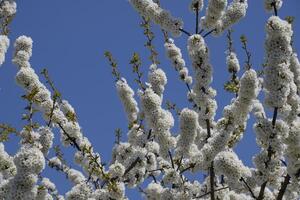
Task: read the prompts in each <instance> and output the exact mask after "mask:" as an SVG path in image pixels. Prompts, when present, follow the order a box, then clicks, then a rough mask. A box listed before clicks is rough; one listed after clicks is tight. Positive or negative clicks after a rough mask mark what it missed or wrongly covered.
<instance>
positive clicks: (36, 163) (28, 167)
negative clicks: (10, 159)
mask: <svg viewBox="0 0 300 200" xmlns="http://www.w3.org/2000/svg"><path fill="white" fill-rule="evenodd" d="M14 163H15V165H16V167H17V170H18V173H22V172H31V173H34V174H39V173H40V172H41V171H42V170H43V169H44V167H45V158H44V155H43V154H42V152H41V151H40V150H39V149H38V148H36V147H31V146H30V145H23V146H22V147H21V149H20V151H19V152H18V153H17V154H16V155H15V157H14Z"/></svg>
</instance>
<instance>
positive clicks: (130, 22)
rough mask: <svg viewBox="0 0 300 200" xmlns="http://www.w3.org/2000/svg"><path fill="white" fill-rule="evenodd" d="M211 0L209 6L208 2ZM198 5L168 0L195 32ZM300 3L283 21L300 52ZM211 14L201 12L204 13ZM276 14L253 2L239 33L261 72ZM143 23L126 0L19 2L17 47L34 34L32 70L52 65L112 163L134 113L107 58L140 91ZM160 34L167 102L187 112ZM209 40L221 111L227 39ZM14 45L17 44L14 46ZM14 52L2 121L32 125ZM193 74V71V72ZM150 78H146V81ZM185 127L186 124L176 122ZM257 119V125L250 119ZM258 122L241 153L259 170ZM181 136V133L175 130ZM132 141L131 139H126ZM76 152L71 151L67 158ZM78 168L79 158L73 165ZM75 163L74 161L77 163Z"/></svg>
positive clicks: (7, 68) (0, 93)
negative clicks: (117, 134)
mask: <svg viewBox="0 0 300 200" xmlns="http://www.w3.org/2000/svg"><path fill="white" fill-rule="evenodd" d="M205 2H206V1H205ZM189 3H190V1H179V0H178V1H174V0H161V4H162V7H164V8H167V9H168V10H170V11H171V12H172V14H173V16H178V17H182V18H183V20H184V23H185V29H186V30H189V31H191V32H193V31H194V29H195V24H194V14H192V13H191V12H189V10H188V5H189ZM299 10H300V2H299V1H298V0H289V1H284V4H283V7H282V9H280V10H279V16H281V17H282V18H284V17H286V16H295V17H296V20H295V23H294V35H295V37H294V47H295V49H296V51H297V52H298V53H299V49H300V42H299V41H300V38H299V37H297V35H299V34H300V23H299V19H300V14H299ZM203 13H204V12H203V11H202V13H201V15H203ZM269 16H270V14H269V13H266V12H265V11H264V9H263V1H260V0H252V1H250V2H249V8H248V12H247V16H246V17H245V18H244V19H243V20H242V21H241V22H240V23H239V24H237V25H235V26H234V27H233V28H234V33H233V37H234V47H235V50H236V52H237V54H238V57H239V58H240V63H243V62H244V60H245V55H244V52H243V51H242V49H241V44H240V42H239V37H240V35H241V34H245V35H246V36H247V38H248V41H249V42H248V45H249V50H250V51H251V53H252V63H253V66H254V68H255V69H261V65H262V63H263V62H264V61H263V57H264V38H265V32H264V24H265V22H266V20H267V19H268V17H269ZM140 21H141V19H140V17H139V16H138V14H137V13H136V12H135V10H133V8H132V7H131V5H130V4H129V3H128V2H127V1H126V0H76V1H74V0H51V1H37V0H26V1H18V12H17V15H16V17H15V19H14V21H13V23H12V25H11V34H10V39H11V43H13V42H14V40H15V39H16V38H17V37H18V36H20V35H27V36H30V37H32V39H33V41H34V46H33V57H32V59H31V64H32V67H33V68H34V69H35V70H36V72H41V70H42V69H43V68H47V69H48V71H49V73H50V75H51V77H52V79H53V80H54V83H55V85H56V87H57V88H58V89H59V90H60V91H61V92H62V95H63V98H65V99H67V100H68V101H69V102H70V103H71V104H72V105H73V106H74V108H75V109H76V111H77V116H78V118H79V122H80V125H81V126H82V129H83V132H84V134H85V135H86V136H87V137H88V138H90V140H91V141H92V143H93V145H94V148H95V149H96V151H98V152H99V153H100V154H101V155H102V159H103V161H105V162H109V160H110V156H111V149H112V146H113V143H114V130H115V129H116V128H121V129H122V130H123V133H124V135H125V133H126V130H127V121H126V115H125V113H124V112H123V108H122V106H121V103H120V101H119V99H118V96H117V94H116V92H115V87H114V79H113V78H112V76H111V69H110V67H109V65H108V63H107V61H106V60H105V58H104V56H103V52H104V51H105V50H110V51H111V52H112V53H113V55H114V57H115V58H116V59H117V61H118V63H119V68H120V72H121V74H122V75H123V76H125V77H126V78H127V80H128V82H129V83H130V84H131V86H133V87H134V88H137V86H136V84H135V83H134V81H133V80H134V75H133V74H132V72H131V67H130V65H129V64H128V63H129V59H130V56H131V55H132V54H133V52H138V53H140V55H141V57H142V59H143V64H142V70H143V72H144V73H145V74H147V69H148V67H149V64H150V63H149V61H148V60H147V57H148V56H149V51H147V50H146V49H145V48H144V47H143V44H144V42H145V37H144V35H143V34H142V33H143V31H142V29H141V28H139V23H140ZM154 32H155V33H156V35H157V37H156V39H155V44H154V45H155V46H156V48H157V50H158V52H159V53H160V55H159V59H160V61H161V67H162V68H163V70H165V72H166V74H167V76H168V84H167V86H166V93H165V95H164V99H165V100H170V101H172V102H174V103H176V104H177V105H178V107H179V108H184V107H187V106H190V105H189V104H188V102H187V100H186V88H185V86H184V84H182V83H181V82H180V81H179V79H178V78H177V73H176V72H175V70H173V68H172V66H171V65H170V62H169V61H168V60H167V59H166V58H165V53H164V48H163V43H162V41H163V39H162V35H161V33H160V31H159V29H158V27H157V26H154ZM186 39H187V37H186V36H185V35H183V36H182V37H181V38H178V39H175V43H176V44H177V45H178V46H180V47H181V48H182V53H183V55H184V57H185V60H186V62H187V64H188V66H189V68H190V61H189V59H188V56H187V52H186ZM206 42H207V44H208V46H209V48H210V52H211V63H212V64H213V67H214V81H213V84H212V85H213V87H214V88H215V89H217V92H218V95H217V101H218V107H219V108H218V114H217V118H218V117H220V114H221V112H222V108H223V107H224V105H227V104H228V103H229V102H230V99H231V98H232V95H231V94H228V93H225V92H224V90H223V84H224V82H226V81H227V80H228V78H229V74H228V73H227V70H226V65H225V53H224V52H225V50H226V45H227V44H226V40H225V37H224V36H222V37H218V38H215V37H213V36H209V37H207V39H206ZM11 46H12V45H11ZM12 52H13V51H12V47H10V49H9V51H8V54H7V57H6V62H5V63H4V65H3V66H2V67H1V68H0V99H1V104H0V110H1V115H0V123H3V122H5V123H9V124H11V125H13V126H15V127H17V128H19V129H20V128H21V127H22V125H24V122H23V121H22V120H21V115H22V113H23V112H24V110H23V108H24V107H25V106H26V103H25V102H24V101H23V100H21V98H20V96H21V95H23V94H24V92H23V90H22V89H21V88H19V87H18V86H17V85H16V83H15V80H14V77H15V74H16V72H17V69H16V67H15V66H14V65H12V64H11V57H12ZM190 70H192V69H191V68H190ZM144 80H146V79H144ZM175 121H176V122H178V119H176V118H175ZM250 122H253V121H250ZM251 127H252V123H249V124H248V131H247V132H246V134H245V137H244V139H243V140H242V142H241V143H240V144H239V145H238V147H237V152H238V154H239V156H240V158H241V159H242V160H244V162H245V163H246V164H247V165H251V157H252V156H253V155H254V153H255V152H256V151H257V147H256V145H255V138H254V133H253V131H252V128H251ZM174 132H175V133H176V128H174ZM124 139H125V136H124V137H123V140H124ZM17 143H18V139H17V138H16V137H12V138H11V140H10V141H9V142H7V143H6V145H7V150H8V152H10V153H14V152H16V150H17V148H16V145H17ZM72 152H73V151H72V150H70V149H67V150H66V156H68V155H71V153H72ZM70 163H71V161H70ZM72 166H74V164H72ZM44 174H45V176H48V177H50V178H51V179H52V180H53V181H54V182H56V184H57V186H58V188H59V191H60V192H61V193H64V192H66V191H67V190H68V189H69V188H70V184H68V181H67V180H65V177H64V175H61V174H58V173H57V172H55V171H53V170H52V169H47V170H46V172H45V173H44ZM128 196H129V198H130V199H140V197H139V196H137V193H136V192H132V191H131V192H129V195H128Z"/></svg>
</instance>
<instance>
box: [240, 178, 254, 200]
mask: <svg viewBox="0 0 300 200" xmlns="http://www.w3.org/2000/svg"><path fill="white" fill-rule="evenodd" d="M240 180H241V181H243V183H244V184H245V185H246V187H247V188H248V190H249V192H250V194H251V196H252V197H253V198H254V199H257V198H256V196H255V195H254V193H253V191H252V189H251V188H250V186H249V185H248V183H247V182H246V181H245V179H244V178H243V177H242V178H241V179H240Z"/></svg>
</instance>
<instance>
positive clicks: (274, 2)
mask: <svg viewBox="0 0 300 200" xmlns="http://www.w3.org/2000/svg"><path fill="white" fill-rule="evenodd" d="M264 4H265V9H266V11H269V12H272V11H273V10H274V6H275V7H276V9H277V10H279V9H280V8H281V6H282V0H264Z"/></svg>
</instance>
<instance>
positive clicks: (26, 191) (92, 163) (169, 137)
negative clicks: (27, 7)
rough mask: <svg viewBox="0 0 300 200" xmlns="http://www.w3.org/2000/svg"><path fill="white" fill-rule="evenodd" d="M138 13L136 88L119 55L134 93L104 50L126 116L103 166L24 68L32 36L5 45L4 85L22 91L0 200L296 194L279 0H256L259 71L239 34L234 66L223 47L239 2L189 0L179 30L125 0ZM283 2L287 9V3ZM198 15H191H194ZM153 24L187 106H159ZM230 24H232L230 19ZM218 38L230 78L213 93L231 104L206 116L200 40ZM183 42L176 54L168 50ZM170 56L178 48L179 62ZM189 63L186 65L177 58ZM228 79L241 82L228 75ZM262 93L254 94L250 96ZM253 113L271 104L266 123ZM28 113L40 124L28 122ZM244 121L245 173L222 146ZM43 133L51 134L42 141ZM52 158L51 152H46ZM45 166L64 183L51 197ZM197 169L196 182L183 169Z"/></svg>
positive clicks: (208, 76)
mask: <svg viewBox="0 0 300 200" xmlns="http://www.w3.org/2000/svg"><path fill="white" fill-rule="evenodd" d="M128 3H130V4H131V5H132V7H133V8H134V10H135V11H136V12H138V13H139V14H140V16H141V18H142V21H143V23H142V28H143V29H144V34H145V36H146V38H147V43H146V47H147V48H148V50H149V52H150V55H151V56H150V58H149V59H150V61H151V65H150V66H149V71H148V77H147V81H146V82H144V81H143V79H142V78H143V72H142V71H141V58H140V56H139V54H138V53H134V55H133V56H132V58H131V60H130V64H131V65H132V68H133V72H134V74H135V76H136V78H135V82H136V84H137V86H138V90H137V91H134V89H132V87H131V86H130V85H129V83H128V82H127V80H126V79H125V77H123V76H122V74H121V72H120V71H119V68H118V64H117V62H116V60H115V58H114V57H113V55H112V53H111V52H109V51H107V52H105V55H104V56H105V57H106V58H107V60H108V63H109V65H110V66H111V69H112V75H113V78H114V79H115V87H116V91H117V93H118V95H119V97H120V100H121V103H122V104H123V106H124V111H125V113H126V115H127V120H128V122H127V123H128V132H127V139H128V140H127V141H121V139H120V134H121V133H120V130H117V131H116V144H115V146H114V147H113V149H112V158H111V161H110V163H109V164H107V165H104V164H103V162H102V159H101V154H100V153H98V152H96V151H95V150H94V148H93V147H94V146H95V145H97V144H96V143H93V142H90V140H89V139H88V138H87V137H85V135H84V134H83V132H82V129H81V126H80V124H79V121H78V119H77V115H76V111H75V110H74V108H73V107H72V106H71V104H70V103H69V102H68V101H67V100H65V99H64V98H63V95H62V94H61V93H60V92H59V89H57V88H56V86H55V84H54V83H53V81H52V80H51V77H50V75H49V73H48V71H47V70H46V69H45V70H44V71H43V72H42V73H41V75H42V76H43V77H44V78H45V79H46V82H45V83H43V82H41V81H40V78H39V74H38V73H36V72H35V70H34V69H33V68H32V67H31V64H30V58H31V56H32V48H33V41H32V39H31V38H30V37H29V36H24V35H23V36H19V37H18V38H17V39H16V41H14V43H13V46H14V53H13V59H12V62H13V63H14V64H15V66H16V67H17V69H18V72H17V74H16V77H15V79H16V82H17V84H18V85H19V86H20V87H22V88H23V89H24V91H25V95H24V96H22V98H23V99H24V100H25V101H26V102H27V104H28V106H27V107H26V108H25V110H26V114H24V116H23V119H24V120H25V121H26V124H25V125H24V126H23V128H22V129H21V130H17V129H16V128H14V127H13V126H10V125H8V124H5V123H1V124H0V133H1V134H0V199H1V200H2V199H3V200H8V199H16V200H21V199H26V200H27V199H28V200H46V199H47V200H50V199H59V200H62V199H69V200H70V199H76V200H81V199H82V200H86V199H89V200H96V199H99V200H100V199H101V200H113V199H114V200H122V199H128V198H127V197H126V192H125V191H126V188H137V189H138V190H139V191H140V193H141V196H143V198H145V199H153V200H159V199H178V200H183V199H187V200H189V199H211V200H217V199H226V200H227V199H228V200H235V199H236V200H240V199H243V200H244V199H249V200H250V199H255V200H262V199H270V200H271V199H272V200H273V199H277V200H280V199H286V200H292V199H294V200H297V199H299V198H300V189H299V188H300V153H299V152H300V119H299V113H300V97H299V92H300V91H299V90H300V63H299V59H298V57H297V53H296V52H295V50H294V49H293V29H292V28H293V26H292V18H291V17H290V18H286V19H282V18H280V15H279V14H280V12H279V11H280V8H281V6H282V3H283V2H282V0H264V6H265V10H266V12H268V13H270V17H269V19H268V20H267V22H266V24H265V32H266V36H265V44H264V46H265V55H263V56H262V57H264V59H265V61H264V63H265V64H264V66H263V70H262V71H259V72H258V71H256V70H254V69H253V67H252V64H251V53H250V51H249V49H248V46H247V39H246V37H245V36H242V37H241V42H242V47H243V49H244V51H245V53H246V57H247V60H246V62H245V67H244V69H241V67H240V61H239V59H238V56H237V54H236V52H235V50H234V48H233V40H232V27H233V25H235V24H237V23H238V22H240V21H241V20H242V18H243V17H245V16H246V12H247V8H248V3H247V0H233V1H230V3H228V2H227V0H208V4H207V5H204V2H203V0H191V1H190V2H189V9H190V11H191V12H192V13H194V14H195V18H196V20H195V31H193V32H190V31H188V30H186V29H185V28H184V24H183V21H182V20H181V19H180V18H176V17H174V16H173V15H172V14H171V13H170V12H169V11H167V10H166V9H165V8H163V7H161V6H160V2H159V0H129V2H128ZM287 3H288V2H287ZM20 9H22V8H20ZM16 11H17V4H16V2H15V1H14V0H2V1H0V19H1V24H2V26H1V30H2V33H1V35H0V65H2V64H3V63H4V61H5V54H6V52H7V50H8V47H9V45H10V40H9V24H10V22H11V21H12V20H13V17H14V16H15V14H16ZM200 14H203V16H202V17H201V16H200ZM152 23H154V24H155V25H156V26H158V27H160V29H161V34H162V35H163V37H164V41H163V46H164V48H165V52H166V53H165V54H166V58H167V60H169V62H170V65H172V66H173V68H174V70H176V71H177V72H178V77H179V79H180V81H181V82H182V84H184V85H185V86H186V88H187V90H186V92H187V95H186V98H187V99H188V101H189V104H188V105H186V107H185V108H178V107H177V106H176V104H173V103H171V102H167V103H166V106H165V105H164V104H163V102H164V101H165V99H164V98H163V97H164V90H165V86H166V84H167V76H166V74H165V72H164V70H163V69H162V68H161V67H160V62H159V60H158V56H157V54H158V53H157V51H156V50H155V47H154V45H153V43H152V41H153V39H154V34H153V32H152V31H151V25H152ZM241 23H242V22H241ZM224 34H226V35H227V43H228V51H227V52H226V58H224V59H226V64H227V68H228V72H229V74H230V76H231V77H230V80H229V81H228V82H227V83H225V85H224V88H225V90H227V91H228V92H231V93H233V98H232V100H231V103H230V104H229V105H227V106H225V107H224V108H223V115H222V117H221V118H219V119H216V117H215V115H216V110H217V101H216V99H215V97H216V95H217V92H216V90H215V89H213V88H212V87H211V82H212V72H213V66H212V64H211V61H210V60H211V59H214V58H211V57H210V52H209V46H208V45H207V44H206V41H205V39H206V38H207V37H219V36H221V35H224ZM178 37H186V38H187V48H186V50H185V49H181V48H179V47H178V46H177V45H176V38H178ZM182 51H187V53H188V56H189V57H188V58H184V56H183V54H182ZM186 59H189V60H190V61H191V67H192V70H191V69H189V66H187V64H186V62H185V60H186ZM239 74H241V76H240V77H239ZM261 93H263V94H264V97H263V98H260V97H259V94H261ZM265 109H272V111H273V114H272V116H271V117H268V116H267V115H268V113H267V112H265ZM36 113H40V114H41V117H42V119H41V120H42V121H43V124H41V123H37V122H35V121H34V120H33V115H35V114H36ZM250 114H251V116H253V117H254V120H255V123H254V124H253V130H254V132H255V134H256V142H257V144H258V146H259V147H260V151H259V152H258V153H257V154H256V155H254V157H253V164H254V167H248V166H246V165H245V164H244V163H243V161H242V160H240V159H239V157H238V155H237V154H236V153H235V152H234V150H233V148H234V147H235V146H236V145H237V144H238V143H239V142H240V141H241V139H242V138H243V134H244V133H245V131H246V126H247V123H248V121H249V118H250ZM174 118H178V119H179V134H175V133H173V132H172V127H173V126H174V123H175V120H174ZM55 130H56V131H58V132H59V133H60V135H57V134H54V133H55ZM10 134H15V135H16V136H17V137H19V138H20V144H19V148H18V151H17V153H16V154H15V155H9V153H7V152H6V150H5V142H6V141H7V140H8V139H9V135H10ZM54 137H60V142H61V143H62V145H64V146H65V147H66V148H73V149H74V150H75V153H74V157H73V158H72V159H73V160H74V162H75V163H76V164H77V165H78V167H79V168H80V170H77V169H74V168H72V167H71V165H70V164H68V161H69V160H72V159H69V160H67V159H65V158H64V156H63V153H62V152H61V149H59V148H57V147H54V146H53V139H54ZM50 151H54V152H55V155H56V156H54V157H50V156H49V155H50V154H49V152H50ZM46 167H49V168H53V171H56V172H57V173H62V174H65V175H66V177H67V179H68V180H67V181H70V182H71V183H72V184H73V187H72V188H71V189H70V190H69V191H68V192H67V193H66V194H59V192H58V189H57V188H56V185H55V184H54V182H52V181H51V180H50V179H51V177H43V175H42V174H41V173H42V171H43V170H44V169H45V168H46ZM191 173H192V174H197V173H198V174H204V175H205V177H204V179H203V180H197V179H195V178H191V177H190V175H189V174H191Z"/></svg>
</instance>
